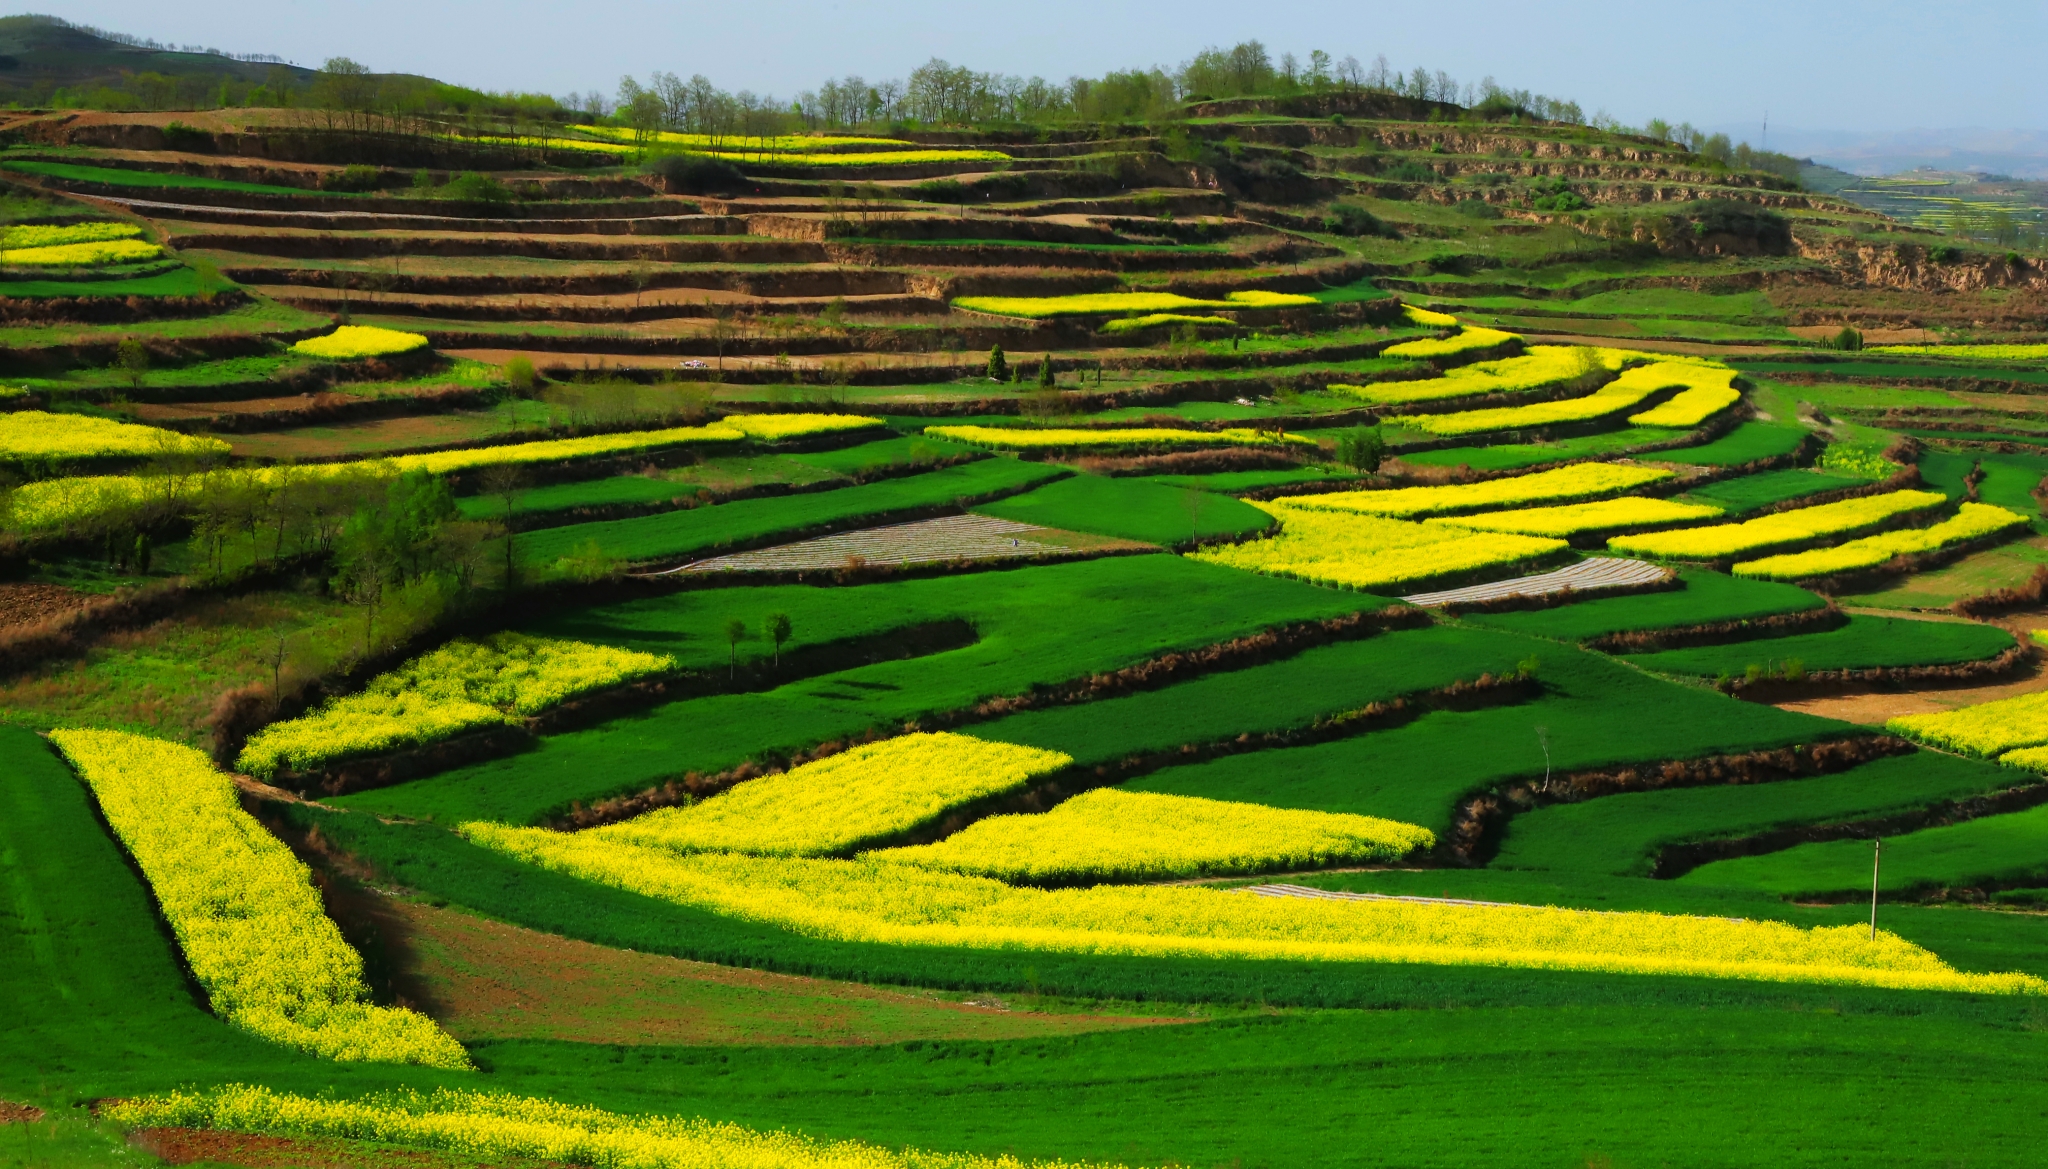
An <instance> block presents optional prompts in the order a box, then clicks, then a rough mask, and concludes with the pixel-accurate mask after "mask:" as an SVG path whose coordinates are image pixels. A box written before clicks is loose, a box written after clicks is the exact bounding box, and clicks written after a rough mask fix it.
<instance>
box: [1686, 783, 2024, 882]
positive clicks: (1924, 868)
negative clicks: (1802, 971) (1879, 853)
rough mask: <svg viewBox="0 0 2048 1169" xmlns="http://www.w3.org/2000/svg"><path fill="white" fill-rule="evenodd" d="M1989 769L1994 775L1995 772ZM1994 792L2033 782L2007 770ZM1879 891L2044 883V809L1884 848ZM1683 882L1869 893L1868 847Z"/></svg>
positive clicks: (1827, 849)
mask: <svg viewBox="0 0 2048 1169" xmlns="http://www.w3.org/2000/svg"><path fill="white" fill-rule="evenodd" d="M1992 770H1994V771H1998V769H1997V768H1993V769H1992ZM1996 778H1997V779H1998V781H1999V782H1998V784H1997V786H1999V787H2012V786H2017V785H2019V784H2022V783H2028V782H2033V781H2035V778H2036V777H2033V776H2030V775H2028V774H2026V773H2024V772H2020V771H2014V770H2010V769H2006V770H2004V771H2002V772H2001V773H1999V774H1998V775H1997V776H1996ZM1883 878H1884V887H1885V888H1886V889H1891V890H1900V889H1929V888H1937V887H1941V886H1949V885H1956V886H1967V885H1972V884H1975V883H1977V882H1980V881H1989V882H1996V883H1999V884H2008V885H2011V884H2039V883H2040V882H2041V881H2042V880H2043V879H2044V878H2048V807H2039V808H2030V809H2028V810H2026V811H2024V812H2013V813H2010V814H2008V815H2003V816H1986V817H1984V818H1982V819H1979V820H1966V821H1964V822H1963V823H1960V824H1950V825H1946V826H1944V827H1940V828H1925V829H1922V830H1921V831H1919V832H1910V833H1907V834H1905V835H1902V836H1894V837H1891V838H1889V839H1887V840H1886V841H1885V842H1884V866H1883ZM1681 880H1682V881H1683V882H1685V883H1687V884H1692V885H1700V886H1712V887H1717V888H1719V887H1725V888H1731V889H1753V890H1757V891H1759V892H1766V893H1778V894H1783V895H1785V896H1792V895H1795V894H1803V893H1822V894H1825V893H1845V892H1854V891H1856V890H1862V889H1868V888H1869V880H1870V843H1869V842H1868V841H1864V840H1831V841H1824V842H1821V843H1817V844H1802V845H1799V846H1798V847H1796V848H1789V849H1786V850H1785V851H1783V852H1775V853H1771V854H1769V855H1766V856H1751V857H1740V858H1737V859H1735V860H1726V861H1717V862H1715V863H1713V864H1711V865H1702V866H1701V867H1699V868H1697V869H1694V870H1693V871H1692V872H1690V873H1688V874H1686V875H1685V876H1684V877H1683V878H1681Z"/></svg>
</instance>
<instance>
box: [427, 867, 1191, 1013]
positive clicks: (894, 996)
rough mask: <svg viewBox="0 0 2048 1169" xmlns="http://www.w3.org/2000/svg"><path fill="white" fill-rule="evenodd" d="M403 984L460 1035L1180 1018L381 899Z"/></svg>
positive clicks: (430, 1011)
mask: <svg viewBox="0 0 2048 1169" xmlns="http://www.w3.org/2000/svg"><path fill="white" fill-rule="evenodd" d="M387 908H388V914H389V916H390V917H392V918H394V919H396V921H397V922H398V923H399V925H400V929H401V930H402V931H403V933H404V935H405V942H406V947H407V949H408V950H409V952H410V968H409V970H408V971H407V979H408V983H409V985H408V989H409V990H411V991H412V993H413V994H415V995H417V996H418V998H419V1002H420V1004H421V1006H422V1009H424V1010H426V1011H427V1012H428V1013H429V1014H432V1015H433V1016H434V1017H435V1018H436V1019H438V1020H439V1021H440V1022H441V1024H442V1025H443V1026H445V1027H446V1028H448V1030H449V1032H450V1033H451V1034H453V1035H455V1036H456V1037H457V1038H459V1039H466V1040H473V1039H512V1038H523V1039H565V1040H575V1041H578V1042H582V1043H668V1044H690V1045H704V1044H877V1043H902V1042H906V1041H908V1040H913V1039H1021V1038H1030V1037H1036V1036H1046V1035H1074V1034H1080V1033H1082V1032H1087V1031H1106V1030H1115V1029H1120V1028H1126V1027H1146V1026H1154V1025H1159V1024H1166V1023H1185V1022H1190V1021H1192V1020H1191V1019H1190V1018H1186V1017H1183V1018H1178V1019H1172V1018H1161V1017H1155V1016H1142V1015H1102V1014H1060V1013H1052V1012H1046V1011H1030V1010H1011V1009H1008V1008H1007V1007H1005V1006H1000V1005H994V1004H991V1003H987V1002H983V1003H979V1004H970V1003H963V1002H959V1001H957V1000H954V999H949V998H947V997H945V996H943V995H941V994H940V993H939V992H936V991H933V992H902V991H894V990H882V989H879V988H875V987H869V986H862V985H860V984H858V983H850V982H832V981H827V980H824V979H816V978H798V977H794V976H791V975H786V974H769V973H766V972H763V971H758V970H744V969H738V968H733V967H726V966H715V965H712V964H710V963H706V962H688V961H684V960H682V959H678V958H668V957H662V956H659V955H653V954H640V953H635V952H632V951H626V950H613V949H608V948H606V947H603V946H594V945H591V944H589V943H587V942H576V941H570V940H568V939H565V938H558V937H553V936H551V935H548V934H543V933H537V932H535V931H532V930H525V929H520V928H518V927H516V926H509V925H502V924H500V923H498V922H493V921H486V920H484V919H482V918H478V917H471V916H469V915H467V914H463V913H459V912H456V911H454V910H448V909H434V908H431V907H428V906H424V905H416V904H411V903H407V902H400V901H392V902H389V903H388V905H387Z"/></svg>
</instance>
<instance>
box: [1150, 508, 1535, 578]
mask: <svg viewBox="0 0 2048 1169" xmlns="http://www.w3.org/2000/svg"><path fill="white" fill-rule="evenodd" d="M1354 494H1365V493H1363V492H1359V493H1354ZM1389 494H1392V493H1389ZM1309 498H1315V497H1313V496H1311V497H1309ZM1245 502H1247V503H1250V504H1251V505H1252V506H1253V507H1256V508H1259V509H1260V510H1262V511H1265V512H1267V513H1268V514H1270V515H1272V516H1273V517H1274V518H1275V519H1278V520H1279V521H1280V528H1281V530H1280V534H1279V535H1277V536H1274V537H1271V538H1270V539H1264V540H1249V541H1246V542H1245V543H1242V544H1220V545H1217V546H1216V547H1213V548H1204V549H1201V550H1199V551H1196V552H1191V553H1189V554H1188V555H1189V558H1190V559H1192V560H1202V561H1206V562H1208V563H1210V564H1221V565H1225V566H1228V567H1230V568H1242V569H1246V570H1248V571H1251V572H1261V573H1265V574H1266V575H1268V576H1285V577H1293V578H1295V579H1297V580H1310V581H1315V582H1317V583H1320V584H1331V585H1338V586H1341V587H1344V588H1354V589H1366V590H1378V591H1387V590H1390V589H1393V588H1395V587H1397V586H1406V585H1413V584H1419V583H1421V582H1423V581H1428V580H1434V579H1436V578H1438V577H1444V576H1451V575H1454V574H1461V573H1466V572H1472V571H1475V570H1477V569H1481V568H1493V567H1497V566H1504V565H1510V564H1518V563H1521V562H1522V561H1526V560H1534V559H1537V558H1539V557H1543V556H1548V555H1551V554H1552V553H1556V552H1562V551H1563V550H1564V549H1565V542H1564V541H1563V540H1553V539H1547V538H1543V537H1537V536H1513V535H1496V534H1491V533H1489V534H1476V533H1471V532H1464V531H1460V530H1458V529H1456V528H1452V527H1448V526H1438V525H1435V524H1414V523H1407V522H1405V521H1402V520H1390V519H1381V518H1378V517H1376V516H1364V515H1356V514H1350V513H1345V512H1337V511H1331V510H1325V509H1321V508H1316V507H1311V506H1305V505H1303V504H1302V503H1301V502H1300V501H1299V500H1293V499H1286V500H1278V499H1276V500H1273V501H1272V502H1270V503H1259V502H1255V501H1252V500H1246V501H1245Z"/></svg>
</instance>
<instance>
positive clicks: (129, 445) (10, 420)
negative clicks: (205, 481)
mask: <svg viewBox="0 0 2048 1169" xmlns="http://www.w3.org/2000/svg"><path fill="white" fill-rule="evenodd" d="M226 453H228V444H227V443H225V442H222V441H221V440H220V439H217V438H201V437H193V436H190V435H183V434H179V433H178V432H177V431H175V430H165V429H163V428H162V427H157V426H137V425H135V424H134V423H132V422H116V421H114V420H113V419H111V418H95V417H92V416H91V415H89V414H49V413H45V412H44V411H41V410H17V411H14V412H13V413H11V414H0V459H10V460H12V459H89V458H99V457H128V458H143V457H146V456H150V455H166V454H219V455H224V454H226Z"/></svg>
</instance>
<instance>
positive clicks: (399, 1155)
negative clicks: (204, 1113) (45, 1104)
mask: <svg viewBox="0 0 2048 1169" xmlns="http://www.w3.org/2000/svg"><path fill="white" fill-rule="evenodd" d="M128 1143H130V1144H132V1145H134V1146H135V1147H136V1148H138V1149H141V1150H142V1151H144V1152H146V1153H149V1154H150V1155H152V1156H155V1157H160V1158H162V1159H163V1160H165V1161H167V1162H169V1163H170V1164H173V1165H191V1164H194V1163H197V1162H204V1163H206V1164H208V1165H243V1166H248V1167H249V1169H284V1167H287V1166H289V1167H291V1169H484V1166H487V1165H488V1166H491V1167H492V1169H551V1167H553V1166H558V1165H561V1164H562V1162H560V1161H537V1160H533V1159H531V1158H527V1157H509V1158H508V1157H493V1158H491V1159H490V1160H489V1161H479V1160H476V1159H475V1158H472V1157H459V1156H453V1155H450V1154H447V1153H428V1152H419V1151H416V1150H412V1149H394V1148H390V1147H388V1146H383V1145H371V1144H365V1143H363V1142H360V1141H347V1140H338V1139H334V1138H328V1137H274V1136H261V1135H258V1134H255V1133H245V1132H217V1131H214V1130H212V1129H198V1128H142V1129H137V1130H135V1131H134V1132H133V1133H130V1134H129V1136H128Z"/></svg>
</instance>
